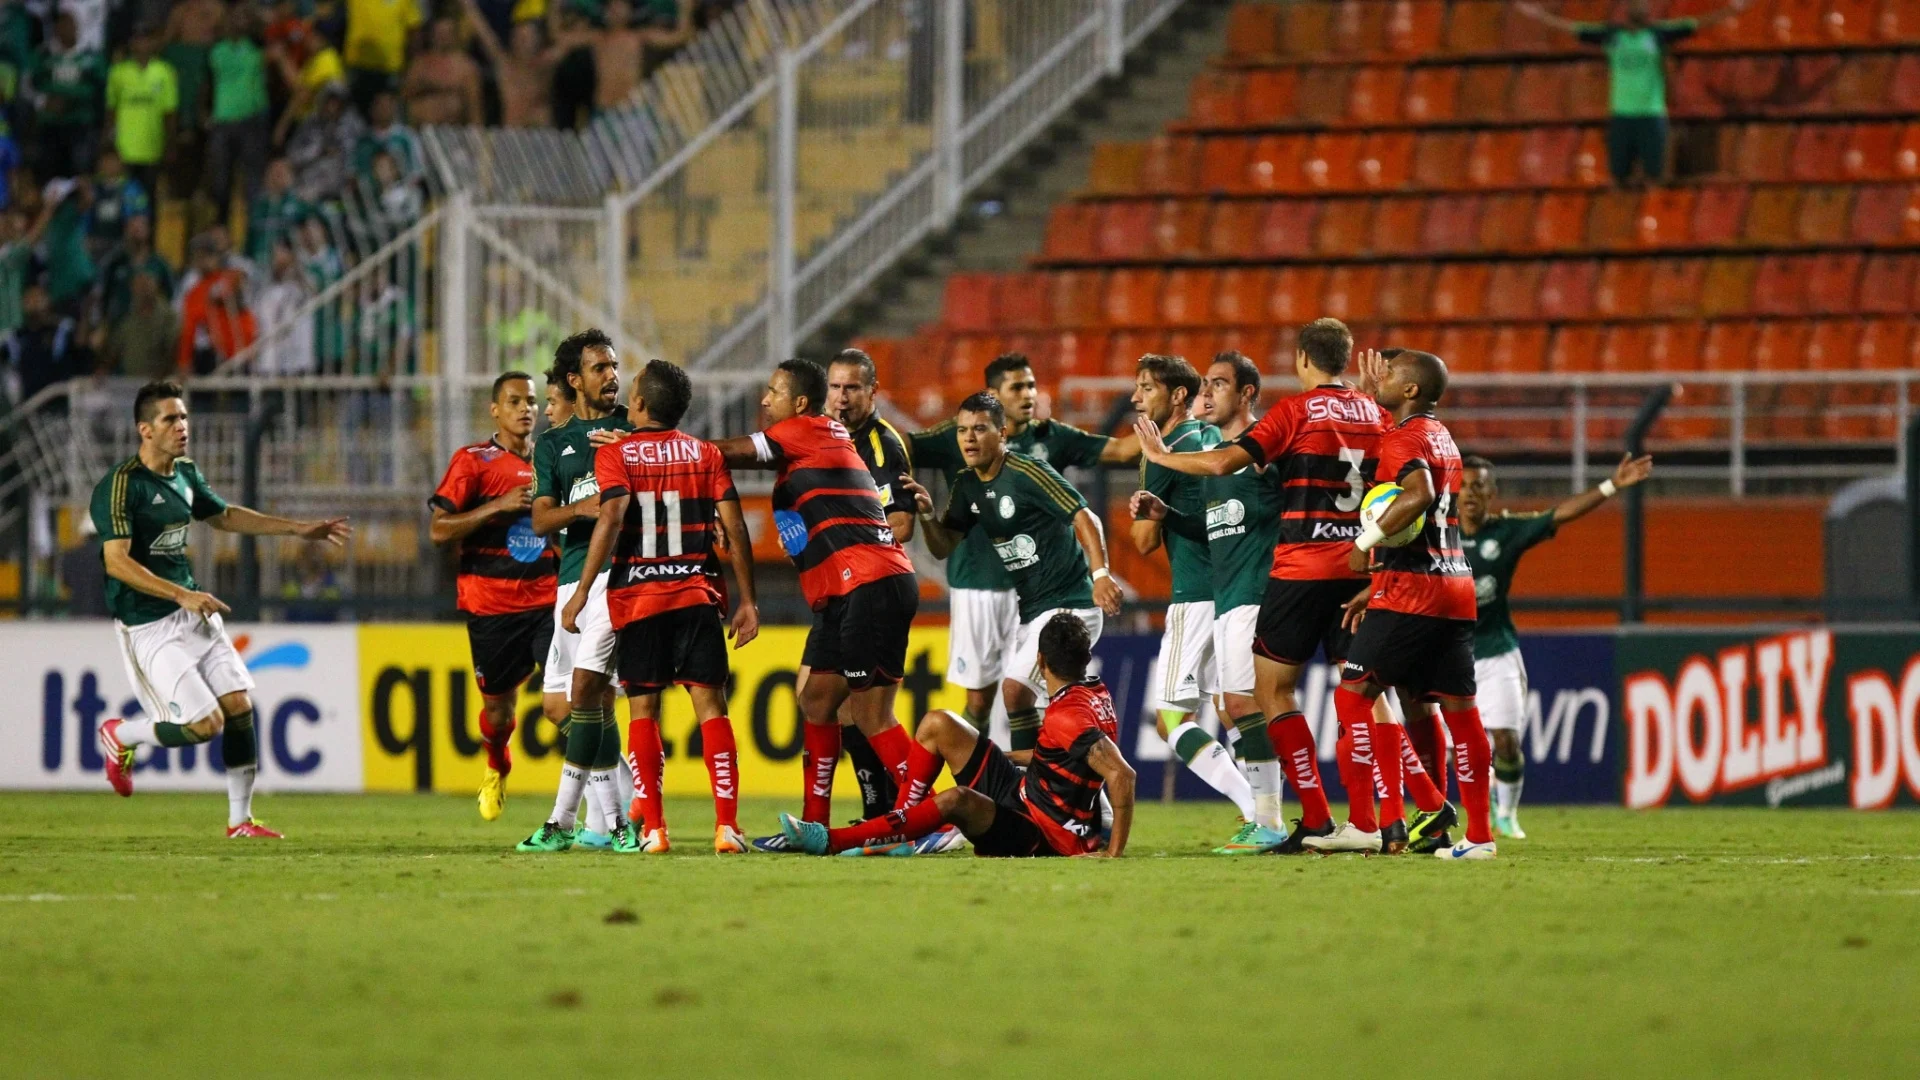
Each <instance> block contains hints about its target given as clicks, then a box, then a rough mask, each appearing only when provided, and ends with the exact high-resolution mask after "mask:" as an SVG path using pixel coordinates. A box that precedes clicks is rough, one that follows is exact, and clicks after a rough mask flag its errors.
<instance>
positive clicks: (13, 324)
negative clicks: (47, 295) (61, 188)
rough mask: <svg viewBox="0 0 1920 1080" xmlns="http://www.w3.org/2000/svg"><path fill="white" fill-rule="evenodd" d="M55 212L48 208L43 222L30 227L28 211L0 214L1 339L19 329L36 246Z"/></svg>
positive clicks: (44, 211)
mask: <svg viewBox="0 0 1920 1080" xmlns="http://www.w3.org/2000/svg"><path fill="white" fill-rule="evenodd" d="M52 212H53V208H52V207H51V206H49V207H47V208H45V209H44V210H42V211H41V213H40V220H38V221H36V222H33V224H32V225H31V226H29V225H28V218H27V214H26V211H24V210H21V209H19V208H17V207H15V208H11V209H8V210H6V211H0V338H4V337H6V335H8V334H10V333H12V332H13V331H15V330H17V329H19V328H20V323H21V320H22V319H23V318H24V303H25V296H26V292H27V272H28V270H29V269H31V268H32V265H33V246H34V245H35V244H37V243H39V242H40V234H41V233H42V232H43V231H45V229H46V227H47V220H48V218H50V217H51V216H52Z"/></svg>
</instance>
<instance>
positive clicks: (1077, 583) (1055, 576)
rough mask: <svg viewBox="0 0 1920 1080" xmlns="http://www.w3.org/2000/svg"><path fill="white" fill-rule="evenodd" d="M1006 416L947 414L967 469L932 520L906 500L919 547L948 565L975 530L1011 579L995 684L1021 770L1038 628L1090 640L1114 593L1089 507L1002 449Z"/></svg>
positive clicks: (1046, 469)
mask: <svg viewBox="0 0 1920 1080" xmlns="http://www.w3.org/2000/svg"><path fill="white" fill-rule="evenodd" d="M1005 423H1006V412H1005V409H1004V407H1003V406H1002V405H1001V404H1000V399H999V398H998V397H996V396H995V395H993V394H991V393H988V392H986V391H981V392H980V393H977V394H974V395H973V396H971V397H969V398H967V399H966V400H965V401H963V402H961V403H960V409H959V411H958V412H957V413H956V414H955V415H954V424H955V430H956V431H957V433H958V436H959V442H960V452H961V454H962V455H963V457H964V458H965V460H966V463H967V470H966V471H965V472H963V473H961V474H960V475H959V476H958V477H956V478H955V479H954V482H953V491H952V493H951V494H950V495H949V496H948V498H947V509H946V511H945V512H944V513H943V514H942V515H941V516H939V517H934V516H933V512H932V511H933V506H932V501H931V500H930V499H929V498H928V497H927V494H926V492H925V490H924V489H921V488H919V487H918V485H915V486H914V487H913V489H912V490H913V493H914V496H915V501H916V504H917V508H918V510H919V514H920V523H921V527H922V528H923V529H925V530H926V531H925V536H926V539H927V548H928V549H929V550H930V551H932V552H933V555H934V557H935V558H937V559H945V558H948V557H950V556H951V555H952V554H953V552H954V550H955V549H956V548H957V547H958V546H959V543H960V541H961V539H962V538H964V537H965V536H966V535H967V534H969V533H971V532H975V531H978V532H979V533H981V534H982V535H983V536H985V538H986V539H987V540H988V541H989V542H991V544H992V545H993V552H994V554H995V555H996V556H997V557H998V558H999V559H1000V562H1001V564H1002V565H1003V566H1004V567H1005V568H1006V571H1007V573H1008V574H1009V575H1010V576H1011V577H1012V578H1013V587H1014V591H1015V592H1016V593H1017V594H1018V596H1019V601H1020V628H1019V633H1018V635H1017V637H1016V638H1015V640H1014V642H1013V647H1012V651H1011V653H1010V655H1009V660H1008V664H1007V670H1006V679H1005V682H1004V684H1003V688H1002V690H1003V693H1004V694H1005V696H1006V702H1007V719H1008V726H1009V728H1010V739H1011V742H1012V751H1013V756H1014V759H1015V760H1016V761H1017V762H1019V763H1021V764H1025V763H1026V761H1027V760H1028V759H1029V758H1030V757H1031V756H1032V752H1033V748H1034V745H1035V741H1036V740H1037V739H1038V738H1039V735H1040V712H1039V706H1040V705H1041V704H1042V702H1041V701H1040V695H1041V694H1044V693H1045V692H1046V684H1045V683H1044V682H1042V681H1041V676H1040V672H1039V667H1038V658H1039V640H1040V628H1041V627H1043V626H1045V625H1046V622H1047V620H1048V619H1049V618H1051V617H1052V616H1053V615H1054V614H1055V613H1057V612H1061V611H1071V612H1072V613H1073V614H1074V615H1075V617H1077V618H1078V619H1079V620H1080V621H1081V622H1083V623H1086V624H1087V631H1088V633H1089V634H1090V635H1091V636H1092V638H1093V639H1094V640H1095V641H1098V640H1099V638H1100V628H1101V626H1102V624H1103V622H1104V619H1103V618H1102V616H1103V614H1104V615H1118V614H1119V613H1120V586H1119V585H1117V584H1115V583H1114V580H1113V574H1112V573H1111V572H1110V571H1109V570H1108V569H1107V545H1106V540H1105V537H1104V535H1103V534H1102V533H1101V530H1100V522H1099V520H1098V519H1096V518H1095V517H1094V515H1093V511H1092V510H1089V509H1088V508H1087V501H1086V500H1085V499H1083V498H1081V497H1080V493H1079V492H1077V491H1075V490H1074V489H1073V486H1072V485H1071V484H1068V483H1067V482H1066V480H1065V479H1064V478H1062V477H1061V475H1060V474H1059V473H1057V472H1055V471H1053V469H1052V467H1051V466H1049V465H1047V463H1045V462H1043V461H1037V460H1035V459H1033V458H1030V457H1028V456H1027V455H1025V454H1020V453H1015V452H1013V451H1010V450H1009V449H1007V447H1008V444H1009V443H1010V442H1011V440H1010V439H1008V438H1006V437H1004V436H1003V435H1002V434H1001V432H1002V429H1003V425H1004V424H1005Z"/></svg>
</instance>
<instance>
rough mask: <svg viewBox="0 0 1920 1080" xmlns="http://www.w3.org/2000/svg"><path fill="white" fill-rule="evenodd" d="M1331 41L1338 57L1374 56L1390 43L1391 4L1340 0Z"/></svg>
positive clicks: (1360, 0) (1375, 1)
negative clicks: (1387, 40) (1389, 13)
mask: <svg viewBox="0 0 1920 1080" xmlns="http://www.w3.org/2000/svg"><path fill="white" fill-rule="evenodd" d="M1330 31H1331V39H1330V41H1329V42H1328V44H1329V46H1330V48H1331V49H1332V52H1333V54H1334V55H1335V56H1372V55H1376V54H1378V53H1379V52H1380V51H1381V50H1382V49H1383V48H1384V47H1385V45H1386V36H1387V6H1386V5H1385V4H1382V3H1378V2H1377V0H1340V3H1339V5H1338V6H1337V7H1335V8H1334V9H1333V21H1332V25H1331V27H1330Z"/></svg>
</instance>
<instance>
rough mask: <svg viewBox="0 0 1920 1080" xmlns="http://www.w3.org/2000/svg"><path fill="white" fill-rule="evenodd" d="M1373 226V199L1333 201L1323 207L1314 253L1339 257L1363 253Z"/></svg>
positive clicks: (1314, 232) (1315, 232) (1314, 241)
mask: <svg viewBox="0 0 1920 1080" xmlns="http://www.w3.org/2000/svg"><path fill="white" fill-rule="evenodd" d="M1372 226H1373V203H1372V201H1371V200H1368V199H1333V200H1330V201H1328V202H1327V203H1325V204H1324V205H1323V207H1322V209H1321V211H1320V222H1319V224H1318V225H1317V226H1315V228H1314V230H1313V250H1314V251H1315V252H1317V253H1318V254H1321V255H1328V256H1333V257H1335V258H1346V257H1351V256H1353V255H1358V254H1363V253H1365V252H1366V250H1367V239H1368V235H1369V232H1370V230H1371V228H1372Z"/></svg>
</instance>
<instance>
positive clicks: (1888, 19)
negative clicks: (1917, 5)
mask: <svg viewBox="0 0 1920 1080" xmlns="http://www.w3.org/2000/svg"><path fill="white" fill-rule="evenodd" d="M1874 36H1875V37H1877V38H1878V39H1879V40H1881V41H1888V42H1920V11H1916V10H1914V7H1913V3H1912V0H1881V3H1880V17H1879V19H1878V20H1877V21H1876V23H1875V25H1874Z"/></svg>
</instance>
